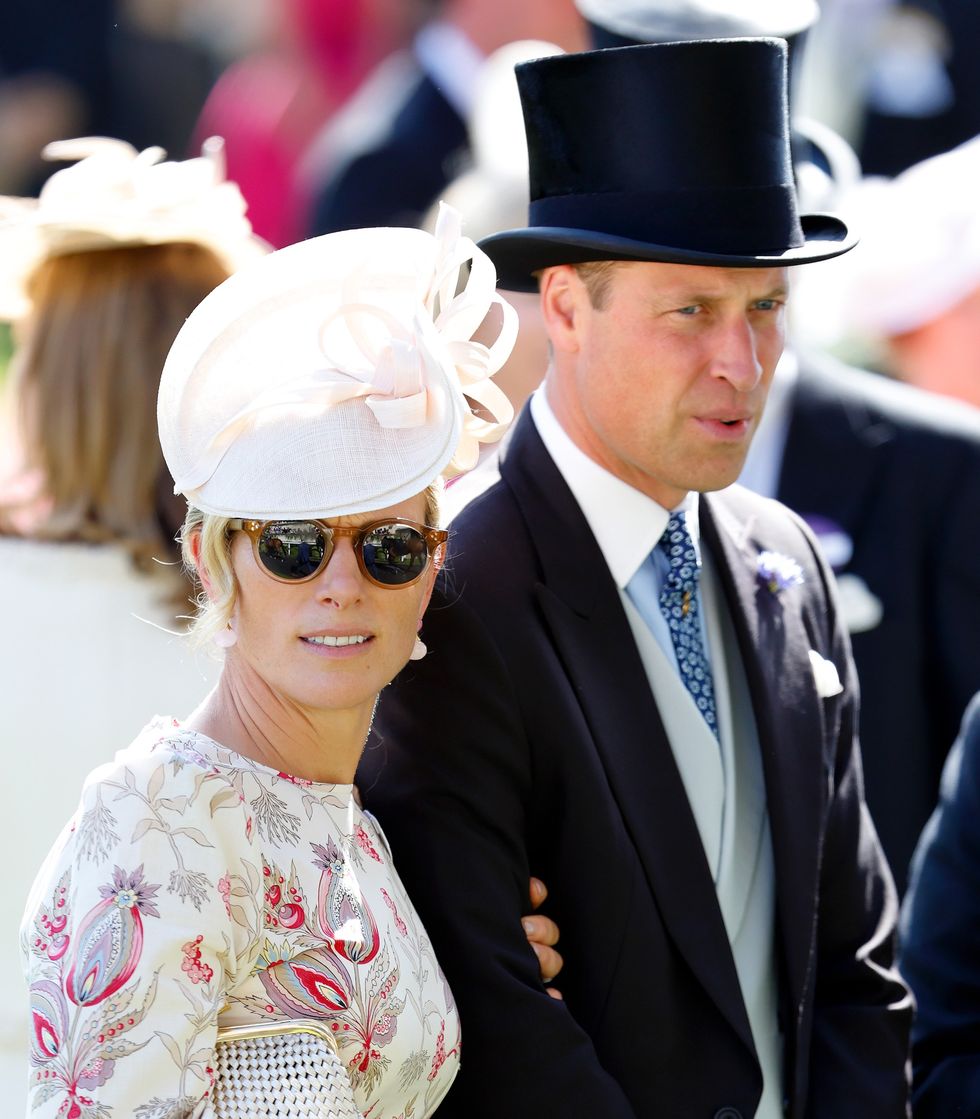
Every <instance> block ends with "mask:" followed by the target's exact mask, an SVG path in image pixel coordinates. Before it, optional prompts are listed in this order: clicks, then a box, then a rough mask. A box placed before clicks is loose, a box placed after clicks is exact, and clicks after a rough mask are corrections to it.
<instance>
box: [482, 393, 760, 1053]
mask: <svg viewBox="0 0 980 1119" xmlns="http://www.w3.org/2000/svg"><path fill="white" fill-rule="evenodd" d="M501 476H502V478H503V480H504V482H505V483H506V484H507V485H508V486H509V487H510V488H511V490H512V492H513V493H514V496H515V498H516V500H517V502H518V505H519V506H520V508H521V510H522V513H523V515H524V517H525V520H526V522H527V526H528V532H529V534H530V536H531V539H532V540H533V541H534V543H535V547H536V548H537V551H538V556H539V560H540V565H541V571H542V573H543V578H542V580H541V581H540V582H539V583H538V585H537V586H536V588H535V590H536V596H537V600H538V603H539V605H540V608H541V613H542V616H543V618H544V621H545V625H546V626H547V628H548V631H549V632H550V635H551V639H552V641H553V643H554V647H555V649H556V650H557V653H558V656H559V657H560V659H561V661H562V663H563V665H564V667H565V671H566V673H567V675H568V678H569V681H570V683H571V685H572V688H573V690H574V692H575V696H576V698H577V700H578V702H579V704H580V706H581V710H582V714H583V716H584V719H585V721H586V723H587V724H588V727H589V731H590V733H591V737H592V739H593V741H594V743H595V747H596V750H597V751H598V753H599V755H600V758H601V760H602V763H603V766H604V768H605V772H606V774H607V777H608V780H609V786H610V789H611V791H612V794H613V796H614V797H615V799H616V802H617V804H618V806H619V809H620V812H621V813H622V817H623V821H624V824H625V826H626V829H627V831H628V832H629V834H630V837H631V839H632V841H633V843H634V845H635V847H636V850H637V852H638V855H639V857H640V860H641V862H642V864H643V867H644V869H645V873H646V876H647V879H648V881H649V884H650V888H651V891H652V893H653V895H654V896H655V897H656V899H657V906H658V909H659V911H660V913H661V915H662V917H663V920H664V924H665V925H666V927H667V929H668V931H669V934H670V936H671V938H672V940H673V942H674V945H675V947H676V949H677V951H678V952H679V953H680V954H681V955H682V956H683V957H684V958H685V960H686V961H687V963H688V965H689V966H690V968H691V970H692V971H693V972H694V974H695V975H696V976H697V977H698V979H699V981H700V982H701V984H702V985H703V986H704V988H705V989H706V991H707V992H708V994H709V995H710V996H711V998H712V999H713V1000H714V1002H715V1003H716V1004H717V1006H718V1007H719V1009H720V1010H721V1012H722V1013H723V1014H724V1015H725V1017H726V1018H727V1019H728V1021H729V1022H730V1024H731V1025H732V1027H733V1029H734V1030H735V1031H736V1033H737V1034H738V1035H739V1036H740V1037H741V1038H742V1040H743V1042H744V1043H745V1045H746V1046H747V1047H748V1049H749V1050H750V1051H752V1050H753V1043H752V1036H751V1030H750V1027H749V1023H748V1018H747V1017H746V1013H745V1007H744V1004H743V1001H742V997H741V991H740V989H739V984H738V977H737V974H736V972H735V966H734V962H733V960H732V954H731V948H730V945H729V943H728V937H727V934H726V932H725V927H724V923H723V921H722V918H721V912H720V910H719V908H718V903H717V899H716V896H715V888H714V883H713V881H712V876H711V872H710V870H709V867H708V863H707V860H706V858H705V855H704V849H703V846H702V843H701V837H700V835H699V834H698V830H697V825H696V824H695V821H694V817H693V815H692V813H691V810H690V807H689V805H688V801H687V797H686V795H685V792H684V786H683V783H682V781H681V778H680V774H679V773H678V770H677V766H676V763H675V761H674V756H673V753H672V751H671V748H670V744H669V742H668V741H667V736H666V732H665V731H664V727H663V723H662V721H661V719H660V716H659V714H658V712H657V707H656V704H655V702H654V700H653V696H652V694H651V691H650V686H649V682H648V680H647V676H646V672H645V671H644V668H643V665H642V663H641V661H640V658H639V656H638V654H637V651H636V646H635V643H634V641H633V635H632V633H631V631H630V628H629V623H628V621H627V618H626V614H625V612H624V610H623V605H622V601H621V599H620V596H619V591H618V590H617V588H616V586H615V584H614V582H613V580H612V577H611V576H610V574H609V569H608V567H607V566H606V563H605V560H604V558H603V556H602V553H601V551H600V549H599V546H598V544H597V543H596V541H595V538H594V537H593V536H592V533H591V531H590V530H589V527H588V525H587V523H586V521H585V518H584V517H583V516H582V513H581V510H580V509H579V507H578V504H577V503H576V502H575V499H574V498H573V497H572V494H571V492H570V491H569V489H568V487H567V485H566V484H565V482H564V479H563V478H562V477H561V475H560V473H559V472H558V469H557V468H556V466H555V464H554V462H553V461H552V459H551V457H550V456H549V455H548V453H547V451H546V450H545V448H544V445H543V444H542V443H541V440H540V437H539V436H538V434H537V431H536V430H535V428H534V425H533V422H532V421H531V420H530V417H529V415H528V413H527V412H526V411H525V414H524V416H523V417H522V419H521V421H520V424H519V425H518V428H517V429H516V431H515V435H514V439H513V441H512V443H511V446H510V448H509V451H508V454H507V456H506V458H505V459H504V460H503V462H502V464H501ZM570 557H574V561H573V562H570Z"/></svg>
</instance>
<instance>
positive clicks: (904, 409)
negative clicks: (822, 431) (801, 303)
mask: <svg viewBox="0 0 980 1119" xmlns="http://www.w3.org/2000/svg"><path fill="white" fill-rule="evenodd" d="M800 370H801V376H800V392H799V394H798V399H800V400H805V401H806V403H807V406H809V407H819V406H820V403H821V402H822V403H823V404H824V406H825V407H828V408H829V407H833V408H836V409H839V408H840V407H842V406H843V407H844V408H845V409H849V410H851V411H854V410H855V409H857V410H859V411H861V412H863V413H864V415H865V418H866V420H867V421H868V422H870V423H877V424H882V425H884V430H883V431H882V435H883V436H887V437H890V438H891V439H892V440H893V441H894V440H896V439H897V440H898V442H899V443H900V444H905V445H908V446H909V448H910V449H911V448H913V447H925V446H926V445H934V446H935V445H940V444H945V445H946V446H949V447H954V446H955V447H958V448H960V449H961V450H962V451H963V452H965V453H967V454H972V455H978V456H980V408H974V407H973V406H972V405H970V404H967V403H965V402H963V401H959V400H953V399H952V398H948V397H944V396H939V395H938V394H937V393H932V392H925V391H924V390H923V389H919V388H916V387H914V386H913V385H906V384H903V383H902V382H900V381H896V380H893V379H892V378H890V377H886V376H884V375H882V374H880V373H873V372H870V371H869V370H867V369H859V368H857V367H855V366H851V365H846V364H844V363H843V362H840V361H838V360H836V359H834V358H832V357H829V356H827V355H823V354H821V355H808V356H806V357H802V358H801V359H800Z"/></svg>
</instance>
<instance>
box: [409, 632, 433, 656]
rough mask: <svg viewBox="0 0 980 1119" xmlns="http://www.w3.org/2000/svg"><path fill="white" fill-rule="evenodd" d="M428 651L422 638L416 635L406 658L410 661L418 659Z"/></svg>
mask: <svg viewBox="0 0 980 1119" xmlns="http://www.w3.org/2000/svg"><path fill="white" fill-rule="evenodd" d="M428 651H429V650H428V649H427V648H426V647H425V642H424V641H423V640H422V638H421V637H416V638H415V644H414V645H413V646H412V651H411V652H410V653H409V654H408V659H409V660H410V661H420V660H421V659H422V658H423V657H424V656H425V654H426V653H427V652H428Z"/></svg>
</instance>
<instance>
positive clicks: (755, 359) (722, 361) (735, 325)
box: [711, 316, 763, 392]
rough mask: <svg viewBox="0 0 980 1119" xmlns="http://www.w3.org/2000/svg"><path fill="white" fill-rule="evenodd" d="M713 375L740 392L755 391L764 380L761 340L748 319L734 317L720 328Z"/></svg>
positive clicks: (712, 370)
mask: <svg viewBox="0 0 980 1119" xmlns="http://www.w3.org/2000/svg"><path fill="white" fill-rule="evenodd" d="M711 372H712V373H713V374H714V376H716V377H722V378H724V379H725V380H726V381H729V382H730V383H731V384H732V385H733V386H734V387H735V388H736V389H738V390H739V392H749V391H750V390H751V389H754V388H755V386H756V385H757V384H758V383H759V381H760V379H761V378H762V373H763V368H762V362H761V361H760V360H759V349H758V340H757V338H756V335H755V331H754V330H753V328H752V324H751V322H749V320H748V318H747V317H742V316H740V317H738V318H733V319H731V320H729V321H727V322H725V323H724V324H722V325H721V326H720V327H719V337H718V340H717V345H716V348H715V351H714V355H713V360H712V367H711Z"/></svg>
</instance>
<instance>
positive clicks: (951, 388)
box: [888, 286, 980, 408]
mask: <svg viewBox="0 0 980 1119" xmlns="http://www.w3.org/2000/svg"><path fill="white" fill-rule="evenodd" d="M888 350H889V358H890V366H891V371H892V372H893V373H894V374H895V376H897V377H899V378H900V379H901V380H903V381H907V382H908V383H909V384H911V385H915V386H916V387H917V388H920V389H927V390H928V391H929V392H937V393H940V394H942V395H943V396H952V397H954V398H955V399H957V400H965V401H966V402H967V403H968V404H972V405H974V406H975V407H978V408H980V286H977V287H976V288H974V289H973V291H971V292H970V294H969V295H967V296H966V297H965V298H964V299H961V300H960V301H959V302H958V303H956V304H954V306H952V307H950V308H949V309H948V310H946V311H944V312H943V313H942V314H941V315H937V316H936V318H934V319H932V320H931V321H930V322H927V323H924V324H923V325H922V326H919V327H916V328H915V329H914V330H909V331H906V332H905V333H904V334H898V335H894V336H892V337H891V338H889V339H888Z"/></svg>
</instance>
